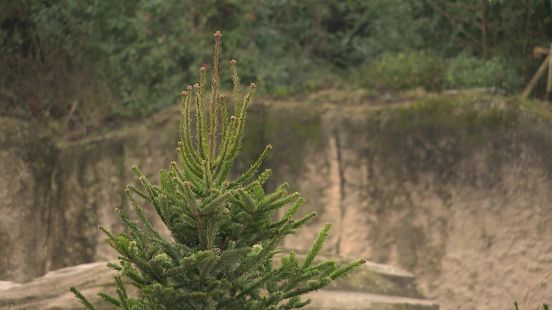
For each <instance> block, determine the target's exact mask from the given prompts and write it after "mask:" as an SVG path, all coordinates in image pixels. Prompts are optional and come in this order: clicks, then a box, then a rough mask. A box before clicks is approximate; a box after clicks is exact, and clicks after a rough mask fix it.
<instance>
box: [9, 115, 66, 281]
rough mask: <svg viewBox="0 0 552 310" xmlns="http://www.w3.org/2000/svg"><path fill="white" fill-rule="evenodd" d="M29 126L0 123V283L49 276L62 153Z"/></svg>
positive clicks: (15, 123) (11, 121)
mask: <svg viewBox="0 0 552 310" xmlns="http://www.w3.org/2000/svg"><path fill="white" fill-rule="evenodd" d="M37 133H38V131H37V130H36V129H35V128H33V127H32V126H31V125H29V124H25V123H21V122H18V121H14V120H11V119H7V118H2V117H0V176H1V178H0V244H1V246H0V279H12V280H16V281H25V280H28V279H30V278H32V277H35V276H39V275H42V274H44V273H45V272H46V271H47V266H46V262H47V260H48V256H49V249H48V247H47V244H48V240H49V232H50V228H51V224H52V222H51V219H52V216H54V215H53V214H54V213H55V212H56V210H55V209H54V208H55V206H54V204H53V201H52V196H51V193H50V187H51V185H52V174H53V169H54V167H55V163H56V157H57V149H56V148H55V146H54V144H53V142H52V141H51V140H49V139H47V138H44V137H40V136H39V135H38V134H37Z"/></svg>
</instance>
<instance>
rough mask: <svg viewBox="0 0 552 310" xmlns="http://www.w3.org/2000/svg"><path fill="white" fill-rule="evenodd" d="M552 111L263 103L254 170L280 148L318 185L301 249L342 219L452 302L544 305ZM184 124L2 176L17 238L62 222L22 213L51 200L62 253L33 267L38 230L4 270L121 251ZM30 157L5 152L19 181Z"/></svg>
mask: <svg viewBox="0 0 552 310" xmlns="http://www.w3.org/2000/svg"><path fill="white" fill-rule="evenodd" d="M551 115H552V114H551V113H550V112H549V111H547V110H545V109H541V108H537V107H535V106H529V105H526V104H524V103H520V102H509V101H508V100H506V99H501V98H479V99H475V98H470V97H443V96H441V97H435V98H433V97H432V98H426V99H423V100H421V101H419V102H415V103H402V104H386V105H374V104H365V105H337V104H329V105H324V104H317V105H308V104H303V103H289V102H288V103H280V102H278V103H272V104H263V105H261V104H259V105H254V106H253V107H252V110H251V112H250V114H249V120H250V121H249V127H248V132H247V139H246V141H245V144H244V145H243V152H242V155H243V156H242V159H241V160H240V162H239V163H238V167H241V168H247V167H248V165H249V163H250V161H251V160H252V159H253V158H254V157H255V154H256V153H257V152H259V151H261V150H262V148H263V147H264V145H265V144H267V143H271V144H272V145H273V147H274V151H273V153H274V155H273V157H271V158H270V159H269V160H268V161H267V163H266V166H267V167H271V168H272V169H273V171H274V174H273V177H272V179H271V181H270V182H271V183H270V184H269V187H273V186H275V185H276V184H277V183H279V182H281V181H284V180H285V181H288V182H289V183H290V184H291V185H292V187H294V188H296V189H297V190H299V191H300V192H301V193H303V195H304V196H305V198H306V200H307V204H306V206H305V210H313V209H314V210H316V211H317V212H318V214H319V216H318V217H317V219H316V220H315V221H314V222H313V223H311V224H310V226H309V227H308V229H306V230H305V231H302V233H301V235H299V236H297V237H294V238H290V239H288V240H286V242H285V246H286V247H288V248H295V249H300V250H301V249H305V248H307V247H308V246H310V244H311V242H312V240H313V238H314V236H315V235H316V233H317V232H318V230H319V229H320V227H321V226H322V225H323V223H325V222H332V223H333V224H334V229H333V233H332V237H331V239H330V240H328V243H327V248H326V249H327V253H329V254H339V255H345V256H351V257H358V256H363V257H365V258H367V259H369V260H374V261H377V262H383V263H391V264H397V265H400V266H401V267H404V268H405V269H408V270H411V271H413V272H414V273H415V274H416V275H418V276H419V282H420V283H421V284H422V287H423V289H424V291H425V292H426V293H428V294H429V296H430V297H432V298H436V299H437V300H438V301H439V303H440V304H441V306H442V308H443V309H491V308H492V309H495V308H496V309H508V308H509V307H510V305H511V304H512V302H513V301H514V300H518V301H519V302H520V304H522V305H524V307H526V308H535V307H536V306H537V305H538V304H539V303H542V302H546V301H549V300H547V299H546V298H549V296H552V287H550V284H549V283H552V282H551V280H552V227H551V226H550V225H547V223H550V221H551V220H552V204H551V203H550V201H552V191H550V190H549V189H550V188H552V159H551V158H552V135H551V133H552V132H551V129H552V116H551ZM177 119H178V113H177V112H176V109H169V110H165V111H162V112H160V113H159V114H157V115H155V116H154V117H152V118H151V119H149V120H147V121H144V122H141V123H140V124H139V125H135V126H131V127H128V128H126V129H123V130H119V131H115V132H112V133H108V134H106V135H102V136H98V137H94V138H89V139H86V140H82V141H78V142H73V143H68V144H61V143H59V144H58V150H59V151H58V152H59V154H58V155H57V156H55V155H52V156H53V158H55V159H56V160H55V162H56V163H55V164H52V165H48V167H45V168H46V169H44V170H41V171H43V172H41V173H39V175H49V176H51V177H48V180H49V181H48V182H42V181H41V182H39V183H36V184H37V185H36V186H37V190H36V193H37V194H36V195H37V196H32V197H33V198H32V199H31V198H30V197H31V196H28V195H20V194H17V193H21V192H22V190H21V189H19V188H16V187H13V186H14V185H13V182H12V183H9V184H8V183H6V185H3V183H2V185H0V198H3V199H0V210H2V215H3V216H2V218H1V219H0V221H3V222H2V226H0V230H1V232H2V234H0V236H2V237H1V238H6V240H19V238H21V235H22V234H23V233H20V235H17V234H16V232H17V231H18V230H17V229H16V230H15V231H12V229H11V228H9V229H8V227H18V225H20V224H19V223H21V222H23V221H29V219H27V217H29V216H31V217H32V218H33V219H35V220H36V222H35V223H36V225H34V227H36V229H37V231H39V230H40V229H41V227H43V226H44V225H46V224H43V223H45V221H42V220H41V217H40V216H39V215H36V214H34V212H33V214H32V215H29V214H28V213H24V212H22V210H27V209H28V210H30V208H31V207H32V210H39V211H40V210H51V211H49V213H47V214H48V219H49V220H48V221H47V222H46V223H48V227H49V228H48V229H47V230H45V231H47V233H44V234H41V235H39V236H40V237H39V238H42V239H44V240H42V239H41V241H40V242H45V243H44V244H47V245H48V246H47V247H46V248H47V249H48V250H47V251H44V253H46V254H44V255H40V254H38V255H35V257H33V258H32V259H33V260H35V262H36V265H37V266H43V267H42V269H39V270H37V271H35V272H34V273H33V272H32V269H27V268H25V267H24V266H29V265H31V264H30V263H25V262H23V261H21V260H19V259H18V258H17V257H20V258H21V257H23V256H22V254H21V253H23V251H27V252H25V253H35V251H37V250H36V249H38V248H40V247H39V246H37V245H36V243H33V242H37V241H33V242H27V243H22V244H21V245H18V246H21V251H20V252H17V251H15V252H14V251H8V252H6V253H7V254H6V255H2V259H7V261H2V262H1V264H0V275H1V276H0V279H2V280H18V281H21V280H25V279H29V278H30V277H33V276H35V275H36V274H38V273H40V272H44V271H46V270H51V269H56V268H60V267H63V266H69V265H74V264H78V263H85V262H92V261H95V260H103V259H109V258H110V257H111V255H113V254H112V253H113V252H111V251H110V250H109V249H107V248H106V246H105V245H104V243H103V236H102V235H101V234H100V233H99V232H98V230H97V229H96V227H97V225H99V224H102V225H104V226H107V227H109V228H112V229H115V230H117V229H120V224H119V221H118V220H117V219H115V218H114V216H113V212H112V210H113V208H115V207H122V208H124V207H125V202H124V197H123V194H122V190H123V189H124V186H125V185H126V184H127V183H129V182H132V177H131V175H130V167H131V166H132V165H138V166H140V167H141V168H142V169H143V170H144V172H145V173H146V174H147V175H148V176H152V177H154V176H155V175H156V174H157V171H158V170H159V169H160V168H163V167H166V166H168V164H169V162H170V160H173V159H175V158H176V156H175V151H174V148H175V146H176V139H177V136H176V132H177ZM2 134H4V130H2V131H0V135H2ZM1 139H4V138H0V140H1ZM41 141H43V140H41ZM41 143H42V142H41ZM46 144H47V143H46ZM20 145H21V146H19V147H18V148H21V147H22V148H24V149H25V148H26V144H25V143H21V144H20ZM47 145H49V144H47ZM2 146H3V144H2ZM17 152H26V151H25V150H19V149H11V151H10V148H8V151H5V148H4V147H2V148H1V149H0V154H2V155H1V156H11V157H10V158H23V157H22V156H21V155H13V154H19V153H17ZM6 154H12V155H6ZM40 154H45V153H43V152H40ZM51 154H56V151H55V148H54V149H53V151H52V153H51ZM3 158H5V157H3ZM48 158H49V157H48ZM12 162H15V161H12ZM19 165H20V166H22V167H27V166H25V165H28V163H27V161H25V160H21V161H19ZM14 167H17V165H14V164H10V162H9V161H8V163H6V161H5V160H0V169H2V170H1V171H2V172H3V173H2V175H9V177H7V178H5V179H6V180H16V179H17V178H24V179H25V180H34V177H31V175H32V173H31V172H30V171H33V170H32V169H30V168H25V169H26V170H25V169H23V170H22V171H27V172H24V173H21V172H18V171H20V170H14V169H15V168H14ZM0 182H5V180H3V181H0ZM26 182H27V181H26ZM29 182H30V181H29ZM29 184H31V183H29ZM32 184H35V183H32ZM33 186H34V185H33ZM33 193H34V191H33ZM41 193H42V194H41ZM33 195H35V194H33ZM40 195H44V198H43V196H40ZM25 199H30V200H28V201H27V200H25ZM6 201H7V202H9V201H11V202H9V203H6ZM16 205H17V206H20V205H27V206H28V207H27V209H19V208H17V209H16V208H14V206H16ZM5 210H8V211H5ZM9 210H16V211H9ZM7 212H15V213H12V214H11V215H10V216H7V217H6V216H4V214H8V213H7ZM40 212H42V211H40ZM38 214H40V213H38ZM7 221H10V222H9V223H8V222H7ZM4 223H6V224H4ZM7 225H9V226H7ZM28 238H30V237H28ZM2 240H4V239H2ZM23 249H24V250H23ZM17 253H19V254H17ZM36 253H38V251H37V252H36ZM8 262H11V265H10V264H9V263H8ZM25 264H26V265H25ZM10 269H12V270H16V271H12V270H10Z"/></svg>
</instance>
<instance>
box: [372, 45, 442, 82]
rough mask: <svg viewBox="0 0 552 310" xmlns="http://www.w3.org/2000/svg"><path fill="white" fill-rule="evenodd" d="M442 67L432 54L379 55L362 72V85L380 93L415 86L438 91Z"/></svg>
mask: <svg viewBox="0 0 552 310" xmlns="http://www.w3.org/2000/svg"><path fill="white" fill-rule="evenodd" d="M445 68H446V67H445V61H444V60H443V58H442V57H440V56H439V55H438V54H436V53H434V52H428V51H405V52H399V53H383V54H382V55H380V56H379V57H378V58H377V59H376V61H375V62H374V63H373V64H372V65H371V66H370V67H368V68H366V69H365V70H364V72H365V73H366V74H365V83H364V84H365V86H367V87H372V88H375V89H378V90H383V91H399V90H406V89H411V88H416V87H422V88H424V89H426V90H430V91H439V90H441V88H442V81H443V75H444V74H443V73H444V72H445Z"/></svg>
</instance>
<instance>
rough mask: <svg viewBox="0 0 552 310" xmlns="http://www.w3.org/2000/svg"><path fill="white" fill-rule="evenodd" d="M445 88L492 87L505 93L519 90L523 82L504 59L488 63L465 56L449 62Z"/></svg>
mask: <svg viewBox="0 0 552 310" xmlns="http://www.w3.org/2000/svg"><path fill="white" fill-rule="evenodd" d="M445 80H446V86H447V88H455V89H458V88H472V87H494V88H497V89H502V90H504V91H507V92H511V91H514V90H518V89H520V88H521V87H522V86H523V84H524V80H523V79H522V78H521V76H520V75H519V74H518V73H517V72H516V70H515V68H514V67H512V66H511V65H510V64H509V63H508V62H507V61H506V60H505V59H504V58H501V57H498V56H497V57H493V58H491V59H490V60H488V61H485V60H483V59H480V58H476V57H473V56H470V55H467V54H460V55H459V56H457V57H455V58H453V59H451V60H450V62H449V64H448V69H447V72H446V78H445Z"/></svg>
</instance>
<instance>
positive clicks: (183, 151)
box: [71, 31, 363, 310]
mask: <svg viewBox="0 0 552 310" xmlns="http://www.w3.org/2000/svg"><path fill="white" fill-rule="evenodd" d="M221 37H222V35H221V33H220V32H218V31H217V32H216V33H215V34H214V38H215V46H214V55H213V66H212V73H211V80H210V84H211V85H210V93H209V94H208V93H207V74H206V71H207V70H206V68H205V67H202V68H201V69H200V78H199V83H196V84H194V85H193V86H188V87H187V89H186V90H185V91H183V92H182V106H181V120H180V142H179V143H178V148H177V151H178V155H179V162H178V163H176V162H171V164H170V167H169V168H168V169H166V170H161V171H160V184H159V185H154V184H152V182H151V181H150V180H148V179H147V178H146V177H145V176H144V174H143V173H142V172H141V171H140V170H139V169H138V168H137V167H134V168H133V172H134V173H135V175H136V176H137V178H138V181H139V184H140V187H135V186H133V185H129V186H128V187H127V189H126V191H125V192H126V194H127V197H128V200H129V202H130V205H131V207H132V210H133V213H134V215H133V216H130V215H129V214H127V213H126V212H125V211H123V210H120V209H118V210H116V212H117V213H118V215H119V217H120V218H121V220H122V221H123V222H124V224H125V226H126V231H125V232H121V233H114V232H111V231H109V230H107V229H105V228H102V227H100V229H101V230H102V231H103V232H104V233H105V234H106V235H107V242H108V243H109V245H110V246H112V247H113V248H114V249H115V250H116V251H117V252H118V253H119V262H118V263H116V264H115V263H110V264H109V265H110V267H112V268H114V269H116V270H118V271H119V273H118V275H117V276H115V285H116V292H117V293H116V295H115V296H111V295H108V294H105V293H100V294H99V295H100V296H101V297H102V298H103V299H104V300H105V301H107V302H108V303H110V304H112V305H113V306H114V308H116V309H132V310H135V309H136V310H137V309H144V310H146V309H147V310H150V309H170V310H173V309H259V310H260V309H295V308H301V307H303V306H305V305H307V304H308V303H309V302H310V300H309V299H304V298H301V297H302V295H303V294H305V293H308V292H310V291H314V290H317V289H320V288H322V287H324V286H325V285H327V284H328V283H330V282H331V281H332V280H335V279H337V278H339V277H341V276H343V275H345V274H346V273H348V272H350V271H351V270H353V269H354V268H356V267H358V266H359V265H361V264H362V263H363V261H362V260H358V261H354V262H351V263H347V264H344V265H338V264H336V263H335V262H334V261H329V260H327V261H320V262H317V261H315V257H316V256H317V254H318V253H319V251H320V250H321V248H322V244H323V242H324V240H325V239H326V238H327V237H328V233H329V231H330V225H329V224H326V225H325V226H324V228H323V229H322V230H321V232H320V233H319V235H318V237H317V238H316V240H315V241H314V244H313V245H312V247H311V248H310V250H309V251H308V253H307V254H306V255H305V256H304V258H300V257H299V256H298V255H297V254H296V253H295V252H293V251H292V252H291V253H289V254H288V255H282V254H279V255H278V256H276V254H278V253H280V252H281V249H279V245H280V243H281V241H282V240H283V239H284V237H285V236H287V235H290V234H294V233H296V231H297V230H298V229H299V228H301V227H302V226H304V225H305V224H306V223H307V222H308V221H309V220H311V219H312V218H313V217H314V216H315V213H314V212H311V213H308V214H306V215H305V216H303V217H302V218H299V219H296V218H295V217H294V216H295V215H296V214H297V212H298V211H299V209H300V208H301V206H302V205H303V199H302V198H301V196H300V194H299V193H297V192H294V193H290V192H289V191H288V184H287V183H283V184H281V185H280V186H278V187H277V188H276V190H275V191H273V192H269V193H267V192H266V191H265V188H264V184H265V182H266V181H267V179H268V177H269V176H270V174H271V170H270V169H266V170H264V171H262V172H261V173H259V172H258V171H259V169H260V168H261V165H262V163H263V160H264V159H265V158H266V156H267V155H268V153H269V151H270V150H271V146H270V145H267V146H266V147H265V148H264V150H263V151H262V153H261V154H260V155H259V157H258V159H257V160H256V161H255V162H254V163H253V164H252V165H251V167H250V168H249V169H248V170H247V171H245V172H243V173H242V174H241V175H239V176H238V177H236V178H231V176H230V172H231V169H232V165H233V163H234V160H235V159H236V157H237V155H238V153H239V151H240V145H241V143H242V139H243V137H244V128H245V120H246V112H247V107H248V106H249V104H250V102H251V99H252V96H253V92H254V90H255V84H251V85H250V86H249V88H248V89H247V90H246V91H245V94H244V95H243V96H242V89H241V85H240V80H239V77H238V73H237V69H236V61H235V60H232V61H230V69H231V72H232V83H233V91H232V95H231V98H230V100H227V99H226V97H225V96H224V95H223V94H222V92H221V91H220V86H219V85H220V79H219V72H220V64H219V57H220V49H221ZM194 118H195V120H194V121H193V119H194ZM141 202H144V203H146V204H148V205H151V206H153V208H155V211H156V213H157V215H158V216H159V217H160V218H161V220H162V222H163V223H164V224H165V225H166V226H167V228H168V230H169V231H170V233H171V235H172V239H170V240H167V239H166V238H164V237H163V236H162V235H161V234H160V233H159V232H158V231H157V230H156V228H155V227H154V226H153V224H152V223H151V222H150V221H149V220H148V219H147V218H146V216H145V215H144V211H143V209H142V207H141ZM279 210H282V211H281V212H277V211H279ZM279 213H281V215H280V216H279V217H277V216H276V215H277V214H279ZM278 259H279V260H280V263H279V264H274V261H275V260H278ZM129 284H130V285H132V286H135V287H136V288H137V291H138V293H137V296H134V297H131V296H130V295H129V294H128V293H127V289H126V285H129ZM71 290H72V291H73V293H74V294H75V295H76V296H77V298H79V299H80V301H81V302H82V304H83V305H84V306H85V307H86V308H87V309H95V307H94V305H93V304H92V303H91V302H90V301H88V300H87V299H86V298H85V297H84V296H83V295H82V294H81V293H80V292H79V291H78V290H77V289H76V288H72V289H71Z"/></svg>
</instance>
